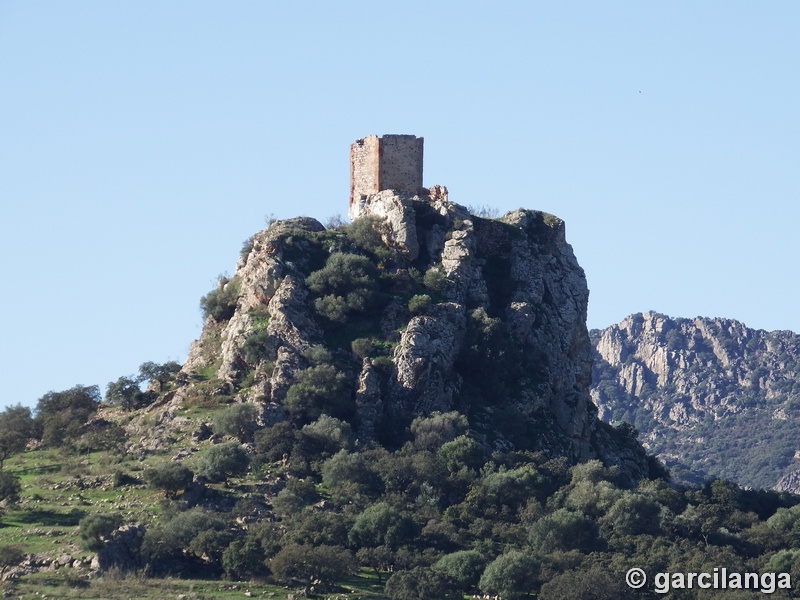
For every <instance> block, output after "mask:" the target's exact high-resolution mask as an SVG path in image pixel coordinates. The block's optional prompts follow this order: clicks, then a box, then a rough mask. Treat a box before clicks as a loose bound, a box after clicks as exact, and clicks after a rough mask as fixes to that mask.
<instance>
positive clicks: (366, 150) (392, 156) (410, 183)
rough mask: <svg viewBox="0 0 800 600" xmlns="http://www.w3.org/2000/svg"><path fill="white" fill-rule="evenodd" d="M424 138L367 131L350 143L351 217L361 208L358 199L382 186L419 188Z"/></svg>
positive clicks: (404, 190)
mask: <svg viewBox="0 0 800 600" xmlns="http://www.w3.org/2000/svg"><path fill="white" fill-rule="evenodd" d="M423 141H424V140H423V138H421V137H416V136H414V135H384V136H382V137H378V136H376V135H370V136H367V137H365V138H361V139H360V140H356V141H355V143H353V144H352V145H351V146H350V218H354V217H355V216H357V215H358V213H359V212H360V211H359V210H358V203H359V202H360V201H362V200H363V199H365V198H366V197H367V196H370V195H372V194H377V193H378V192H380V191H381V190H394V191H396V192H400V193H401V194H408V195H417V194H419V193H420V192H421V191H422V189H423V188H422V144H423Z"/></svg>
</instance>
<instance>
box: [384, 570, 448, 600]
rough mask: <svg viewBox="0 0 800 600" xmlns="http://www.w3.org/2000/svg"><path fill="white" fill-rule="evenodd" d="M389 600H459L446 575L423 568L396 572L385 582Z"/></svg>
mask: <svg viewBox="0 0 800 600" xmlns="http://www.w3.org/2000/svg"><path fill="white" fill-rule="evenodd" d="M385 591H386V595H387V596H389V598H391V600H461V599H462V597H463V595H462V594H461V593H459V592H458V591H456V590H454V589H453V585H452V582H451V581H450V580H449V578H448V577H447V575H446V574H444V573H442V572H440V571H434V570H432V569H428V568H425V567H416V568H414V569H411V570H409V571H398V572H396V573H395V574H394V575H392V576H391V577H390V578H389V580H388V581H387V582H386V587H385Z"/></svg>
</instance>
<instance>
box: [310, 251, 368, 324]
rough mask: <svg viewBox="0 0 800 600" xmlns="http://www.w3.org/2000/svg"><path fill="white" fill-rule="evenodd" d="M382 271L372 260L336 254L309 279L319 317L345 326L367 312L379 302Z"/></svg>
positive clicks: (356, 255)
mask: <svg viewBox="0 0 800 600" xmlns="http://www.w3.org/2000/svg"><path fill="white" fill-rule="evenodd" d="M377 281H378V271H377V269H376V268H375V265H373V264H372V263H371V262H370V261H369V259H368V258H366V257H364V256H359V255H358V254H345V253H343V252H336V253H334V254H331V255H330V257H329V258H328V260H327V262H326V263H325V267H323V268H322V269H320V270H319V271H314V272H313V273H312V274H311V275H309V276H308V278H307V279H306V284H307V285H308V287H309V289H310V290H311V291H312V292H314V293H315V294H316V295H317V296H318V298H317V299H316V300H314V309H315V310H316V311H317V314H319V315H320V316H322V317H324V318H325V319H327V320H329V321H331V322H334V323H344V322H346V321H347V319H348V318H349V316H350V315H351V314H354V313H363V312H365V311H366V310H367V309H368V308H369V307H370V306H371V304H372V302H373V301H374V299H375V291H376V287H377Z"/></svg>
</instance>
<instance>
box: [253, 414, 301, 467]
mask: <svg viewBox="0 0 800 600" xmlns="http://www.w3.org/2000/svg"><path fill="white" fill-rule="evenodd" d="M296 436H297V430H296V429H295V428H294V426H293V425H292V424H291V423H289V422H288V421H281V422H280V423H276V424H275V425H273V426H272V427H267V428H266V429H261V430H259V431H256V433H255V436H254V441H255V451H256V458H257V460H258V461H259V462H275V461H278V460H281V459H283V458H284V457H288V456H289V455H290V454H291V453H292V448H293V447H294V444H295V440H296Z"/></svg>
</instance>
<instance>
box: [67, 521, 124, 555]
mask: <svg viewBox="0 0 800 600" xmlns="http://www.w3.org/2000/svg"><path fill="white" fill-rule="evenodd" d="M78 525H79V527H80V536H81V539H82V540H83V545H84V547H85V548H86V549H87V550H92V551H97V550H99V549H100V548H102V547H103V538H104V537H108V536H109V535H111V532H112V531H114V530H115V529H117V528H118V527H119V526H120V525H122V516H120V515H118V514H103V513H92V514H89V515H86V516H85V517H83V518H82V519H81V522H80V523H79V524H78Z"/></svg>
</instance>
